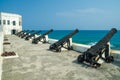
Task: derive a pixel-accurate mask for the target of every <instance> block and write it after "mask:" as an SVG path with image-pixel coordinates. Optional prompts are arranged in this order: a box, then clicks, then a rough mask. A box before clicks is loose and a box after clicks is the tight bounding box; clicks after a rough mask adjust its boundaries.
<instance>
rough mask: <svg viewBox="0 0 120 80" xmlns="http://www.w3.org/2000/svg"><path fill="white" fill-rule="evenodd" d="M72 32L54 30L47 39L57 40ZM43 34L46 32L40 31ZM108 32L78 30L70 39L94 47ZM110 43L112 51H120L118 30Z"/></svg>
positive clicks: (119, 32)
mask: <svg viewBox="0 0 120 80" xmlns="http://www.w3.org/2000/svg"><path fill="white" fill-rule="evenodd" d="M72 31H73V30H54V31H53V32H52V33H50V34H49V38H52V39H57V40H59V39H61V38H62V37H64V36H65V35H67V34H69V33H70V32H72ZM44 32H46V30H44V31H42V32H41V34H42V33H44ZM108 32H109V30H79V32H78V33H77V34H75V35H74V36H73V37H72V39H73V42H75V43H80V44H86V45H95V44H96V43H97V42H98V41H99V40H100V39H102V38H103V37H104V36H105V35H106V34H107V33H108ZM110 43H111V48H112V49H116V50H120V30H119V31H118V32H117V33H116V34H115V35H114V36H113V37H112V39H111V40H110Z"/></svg>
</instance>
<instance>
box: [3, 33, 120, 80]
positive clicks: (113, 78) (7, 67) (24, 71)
mask: <svg viewBox="0 0 120 80" xmlns="http://www.w3.org/2000/svg"><path fill="white" fill-rule="evenodd" d="M6 37H7V38H8V41H9V42H10V43H11V44H10V45H4V51H14V52H15V53H17V54H18V56H19V57H13V58H3V64H2V80H120V62H116V61H115V62H114V63H112V64H107V63H103V64H102V66H101V67H100V68H97V69H95V68H91V67H89V66H87V65H85V64H78V63H77V61H76V59H77V56H78V55H79V54H80V53H79V52H76V51H72V50H71V51H62V52H60V53H58V52H53V51H50V50H49V46H50V44H47V43H46V44H42V43H40V44H31V42H30V41H25V40H24V39H21V38H19V37H17V36H15V35H12V36H6Z"/></svg>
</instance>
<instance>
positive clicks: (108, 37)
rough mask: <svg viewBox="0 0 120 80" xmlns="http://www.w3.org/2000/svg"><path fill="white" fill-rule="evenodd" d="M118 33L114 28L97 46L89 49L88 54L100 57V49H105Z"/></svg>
mask: <svg viewBox="0 0 120 80" xmlns="http://www.w3.org/2000/svg"><path fill="white" fill-rule="evenodd" d="M116 32H117V30H116V29H115V28H112V29H111V30H110V31H109V32H108V33H107V35H106V36H104V37H103V38H102V39H101V40H100V41H99V42H98V43H97V44H96V45H94V46H92V47H91V48H90V49H88V53H91V54H92V55H98V54H97V53H99V51H101V50H100V49H102V48H104V47H105V46H106V44H107V43H108V42H109V41H110V39H111V38H112V36H113V35H114V34H115V33H116Z"/></svg>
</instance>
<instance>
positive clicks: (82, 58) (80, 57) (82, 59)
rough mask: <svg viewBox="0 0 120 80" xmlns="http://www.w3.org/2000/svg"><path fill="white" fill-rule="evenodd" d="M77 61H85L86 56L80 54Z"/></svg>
mask: <svg viewBox="0 0 120 80" xmlns="http://www.w3.org/2000/svg"><path fill="white" fill-rule="evenodd" d="M77 61H78V62H80V63H82V62H83V61H84V56H83V55H79V56H78V58H77Z"/></svg>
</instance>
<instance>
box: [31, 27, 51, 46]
mask: <svg viewBox="0 0 120 80" xmlns="http://www.w3.org/2000/svg"><path fill="white" fill-rule="evenodd" d="M52 31H53V29H51V30H49V31H47V32H46V33H44V34H41V35H40V36H39V37H37V38H35V39H33V40H32V43H33V44H37V43H38V42H39V41H41V40H43V42H44V43H46V42H48V36H47V35H48V34H49V33H51V32H52Z"/></svg>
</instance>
